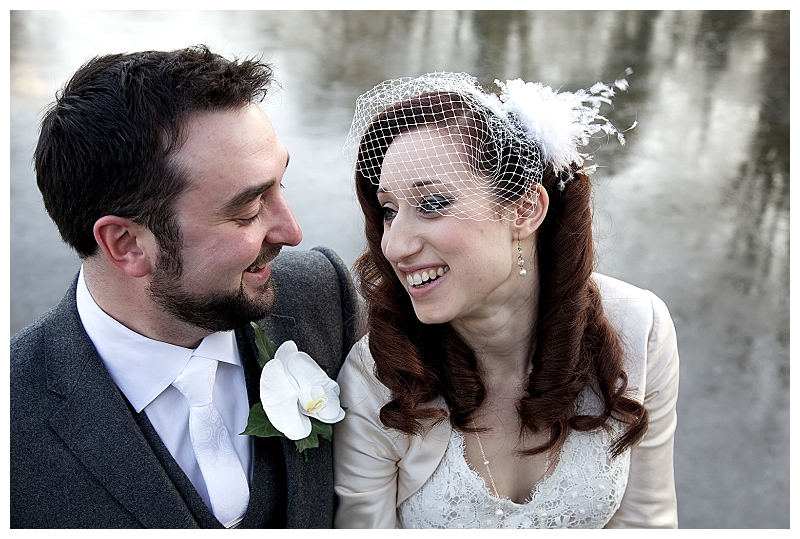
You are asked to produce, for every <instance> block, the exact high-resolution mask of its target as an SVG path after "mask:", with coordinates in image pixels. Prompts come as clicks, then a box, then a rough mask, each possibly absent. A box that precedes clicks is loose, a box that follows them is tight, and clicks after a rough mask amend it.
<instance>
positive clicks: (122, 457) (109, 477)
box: [44, 283, 197, 528]
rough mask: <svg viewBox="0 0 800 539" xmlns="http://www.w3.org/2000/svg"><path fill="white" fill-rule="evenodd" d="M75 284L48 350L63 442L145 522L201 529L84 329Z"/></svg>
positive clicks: (54, 423)
mask: <svg viewBox="0 0 800 539" xmlns="http://www.w3.org/2000/svg"><path fill="white" fill-rule="evenodd" d="M74 291H75V287H74V283H73V288H72V293H71V294H67V296H65V298H64V300H62V302H61V304H60V305H59V307H58V308H59V310H60V311H62V312H61V313H59V314H60V316H57V317H56V319H57V320H61V321H62V322H63V323H62V324H61V325H60V326H59V327H54V328H52V329H51V332H50V336H51V337H50V339H49V340H48V342H47V345H46V350H45V351H44V353H45V357H46V362H47V380H48V388H49V389H50V390H51V391H53V392H55V393H58V394H60V395H61V396H62V397H63V398H64V399H65V400H64V405H63V406H62V407H61V408H60V409H59V410H58V412H56V413H55V414H54V415H53V416H52V417H51V418H50V420H49V422H50V425H51V427H52V428H53V430H54V431H55V432H56V433H57V434H58V436H60V437H61V439H62V440H63V441H64V444H65V445H66V446H67V447H68V448H69V449H70V451H72V453H73V454H74V455H75V457H76V458H77V459H78V460H79V461H80V462H81V463H82V464H83V465H84V466H85V467H86V469H87V470H88V471H89V472H90V473H91V474H92V476H93V477H94V478H95V479H96V480H97V482H98V483H100V484H101V485H102V486H103V487H104V488H105V489H106V490H107V491H108V492H109V493H110V494H111V495H112V496H113V497H114V498H115V499H116V500H117V501H118V502H119V503H120V504H121V505H122V506H123V507H125V509H126V510H127V511H129V512H130V513H131V514H132V515H134V516H135V517H136V518H137V519H138V520H139V522H141V524H142V526H145V527H148V528H176V527H196V526H197V523H196V522H195V521H194V519H193V518H192V515H191V513H190V512H189V511H188V509H187V507H186V505H185V504H184V503H183V500H182V499H181V496H180V494H179V493H178V492H177V490H176V489H175V486H174V485H173V484H172V482H171V481H170V479H169V477H168V476H167V475H166V473H165V472H164V470H163V468H162V467H161V465H160V464H159V462H158V459H156V457H155V455H154V454H153V451H152V450H151V449H150V446H149V445H148V443H147V441H146V440H145V438H144V436H143V435H142V433H141V431H140V430H139V428H138V426H137V424H136V422H135V421H134V418H133V416H132V414H131V412H130V410H129V409H128V406H127V403H126V402H125V399H124V397H123V396H122V394H121V393H120V392H119V390H118V389H117V387H116V385H115V384H114V382H113V380H111V377H110V376H109V374H108V372H107V371H106V369H105V366H104V365H103V363H102V360H101V359H100V356H99V355H98V354H97V351H96V350H95V348H94V345H93V344H92V342H91V340H90V339H89V337H88V336H87V335H86V332H85V331H84V329H83V325H82V324H81V321H80V317H79V316H78V312H77V308H76V306H75V293H74Z"/></svg>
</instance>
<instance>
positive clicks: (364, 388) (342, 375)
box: [336, 334, 391, 407]
mask: <svg viewBox="0 0 800 539" xmlns="http://www.w3.org/2000/svg"><path fill="white" fill-rule="evenodd" d="M336 381H337V382H338V384H339V386H340V388H341V391H342V399H343V400H342V403H343V405H345V406H354V405H356V404H359V403H361V402H362V401H364V400H370V401H373V402H372V404H373V406H376V407H380V406H382V405H383V404H385V403H387V402H389V400H390V395H391V393H390V391H389V389H388V388H387V387H386V386H385V385H383V384H382V383H381V382H380V380H378V378H377V377H376V376H375V360H374V359H373V358H372V353H371V352H370V351H369V334H367V335H364V336H363V337H361V339H359V340H358V341H357V342H356V343H355V344H354V345H353V347H352V348H351V349H350V353H349V354H347V357H346V358H345V360H344V364H343V365H342V370H341V371H339V376H338V377H337V379H336ZM345 401H347V402H345Z"/></svg>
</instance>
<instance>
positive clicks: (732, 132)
mask: <svg viewBox="0 0 800 539" xmlns="http://www.w3.org/2000/svg"><path fill="white" fill-rule="evenodd" d="M10 37H11V114H10V120H11V185H10V191H11V234H10V245H11V272H10V274H11V332H12V333H14V332H16V331H18V330H19V329H20V328H22V327H23V326H24V325H26V324H28V323H29V322H30V321H32V320H33V319H34V318H35V317H36V316H38V315H39V314H41V313H42V312H44V311H45V310H46V309H47V308H48V307H50V306H51V305H53V304H54V303H56V302H57V301H58V300H59V298H60V297H61V295H62V294H63V292H64V290H65V289H66V288H67V286H68V284H69V282H70V280H71V279H72V276H73V275H74V273H75V271H76V270H77V268H78V266H79V263H78V261H77V258H76V257H75V256H74V255H73V254H72V253H71V252H70V251H69V250H68V249H67V248H66V247H64V246H63V244H62V243H61V242H60V240H59V237H58V234H57V232H56V231H55V228H54V226H53V225H52V224H51V223H50V221H49V219H48V218H47V216H46V214H45V213H44V210H43V208H42V204H41V197H40V195H39V192H38V191H37V189H36V186H35V180H34V176H33V172H32V167H31V155H32V149H33V147H34V145H35V143H36V135H37V123H38V120H39V118H40V115H41V112H42V110H43V109H44V108H45V107H46V105H47V104H48V103H49V102H50V101H51V100H52V99H53V95H54V92H55V91H56V89H57V88H58V87H59V86H60V85H61V84H62V83H63V82H65V81H66V79H67V78H68V77H69V76H70V74H71V73H72V72H73V71H75V70H76V69H77V68H78V67H79V66H80V65H81V64H82V63H83V62H84V61H86V60H88V59H89V58H90V57H92V56H94V55H97V54H104V53H109V52H124V51H134V50H143V49H174V48H179V47H184V46H187V45H192V44H197V43H206V44H208V45H210V46H211V47H212V49H214V50H216V51H219V52H223V53H225V54H236V55H239V56H251V55H262V54H263V55H264V56H265V57H266V58H268V59H270V60H271V61H272V62H273V63H274V64H275V68H276V74H277V76H278V79H279V81H280V86H281V89H280V91H278V92H276V93H275V94H274V95H273V96H272V97H271V98H270V100H269V103H268V105H267V111H268V114H269V115H270V117H271V118H272V120H273V123H274V124H275V127H276V130H277V131H278V134H279V136H280V137H281V138H282V139H283V142H284V143H285V144H286V146H287V147H288V149H289V151H290V153H291V155H292V164H291V166H290V168H289V171H288V173H287V177H286V181H285V184H286V187H287V189H286V191H285V195H286V197H287V198H288V200H289V202H290V203H291V205H292V207H293V208H294V210H295V214H296V216H297V218H298V220H299V222H300V224H301V225H302V227H303V231H304V233H305V239H304V241H303V243H302V244H301V245H300V248H310V247H313V246H314V245H327V246H330V247H332V248H334V249H335V250H336V251H337V252H339V253H340V255H341V256H342V257H343V258H344V259H345V261H346V262H347V263H348V264H351V263H352V262H353V261H354V260H355V258H356V256H357V255H358V253H359V252H360V250H361V249H362V247H363V237H362V232H361V219H360V217H359V215H358V209H357V207H356V204H355V201H354V196H353V193H352V189H351V185H350V165H349V163H348V162H347V161H346V160H345V159H344V158H343V157H342V154H341V147H342V143H343V142H344V139H345V136H346V134H347V130H348V128H349V124H350V119H351V115H352V112H353V107H354V103H355V99H356V97H357V96H358V95H359V94H361V93H362V92H364V91H366V90H368V89H369V88H371V87H372V86H374V85H375V84H377V83H379V82H381V81H383V80H385V79H389V78H395V77H403V76H417V75H420V74H422V73H425V72H428V71H437V70H439V71H467V72H469V73H471V74H473V75H475V76H477V77H478V78H479V79H480V80H481V82H483V83H484V84H487V85H489V84H491V83H492V82H493V81H494V79H495V78H499V79H503V80H504V79H509V78H517V77H521V78H523V79H525V80H533V81H541V82H543V83H545V84H549V85H551V86H553V87H559V88H563V89H565V90H574V89H577V88H582V87H589V86H590V85H591V84H593V83H594V82H597V81H607V82H609V81H613V80H614V78H615V77H617V76H618V75H619V74H620V73H622V72H623V70H624V69H625V68H626V67H628V66H630V67H632V68H633V70H634V74H633V75H631V76H630V77H628V79H629V81H630V83H631V86H630V89H629V91H628V92H627V93H622V94H620V95H619V96H618V98H617V99H616V100H615V107H614V110H612V111H610V112H608V114H609V116H610V118H611V119H612V121H613V122H614V123H615V124H616V125H618V126H620V127H624V126H627V125H630V124H631V123H633V121H634V120H636V121H638V125H637V127H636V128H635V129H634V130H633V131H631V132H629V133H627V136H628V144H627V145H626V146H625V147H624V148H620V147H619V146H617V145H615V144H612V145H608V146H603V147H602V148H601V149H600V152H599V153H598V155H597V157H596V161H597V162H598V163H599V164H601V165H602V166H603V168H601V169H600V171H599V172H598V174H597V175H596V180H597V191H596V195H595V217H596V229H597V237H598V250H599V253H600V261H601V262H600V264H601V265H600V268H599V269H600V271H602V272H604V273H608V274H610V275H613V276H616V277H619V278H621V279H624V280H627V281H629V282H631V283H634V284H636V285H638V286H641V287H644V288H648V289H650V290H653V291H654V292H655V293H656V294H658V295H659V296H660V297H661V298H662V299H664V301H665V302H666V303H667V305H668V306H669V307H670V310H671V312H672V315H673V317H674V320H675V324H676V327H677V330H678V337H679V347H680V352H681V396H680V402H679V405H678V412H679V426H678V433H677V435H676V457H675V465H676V482H677V488H678V502H679V515H680V524H681V526H682V527H736V528H775V527H788V526H789V15H788V12H744V11H743V12H721V11H714V12H699V11H692V12H683V11H669V12H658V11H647V12H586V11H582V12H557V11H556V12H553V11H549V12H527V11H522V12H514V11H504V12H446V11H427V12H404V11H392V12H369V11H360V12H346V11H303V12H291V11H282V12H269V11H260V12H242V11H237V12H148V11H138V12H70V13H60V12H48V11H39V12H25V11H14V12H11V35H10Z"/></svg>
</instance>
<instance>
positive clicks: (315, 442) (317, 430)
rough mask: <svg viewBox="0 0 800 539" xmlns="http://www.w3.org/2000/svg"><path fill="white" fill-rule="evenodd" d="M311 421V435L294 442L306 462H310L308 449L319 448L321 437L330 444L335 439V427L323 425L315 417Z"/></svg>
mask: <svg viewBox="0 0 800 539" xmlns="http://www.w3.org/2000/svg"><path fill="white" fill-rule="evenodd" d="M309 419H311V434H309V435H308V436H306V437H305V438H303V439H302V440H296V441H295V442H294V444H295V445H296V446H297V450H298V451H300V452H301V453H303V457H304V459H305V460H308V452H307V450H308V449H314V448H315V447H319V436H322V437H323V438H325V439H326V440H328V441H329V442H330V441H331V440H332V439H333V425H330V424H328V423H323V422H322V421H320V420H319V419H317V418H315V417H311V418H309Z"/></svg>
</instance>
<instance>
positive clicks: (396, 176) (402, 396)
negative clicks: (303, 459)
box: [334, 73, 678, 528]
mask: <svg viewBox="0 0 800 539" xmlns="http://www.w3.org/2000/svg"><path fill="white" fill-rule="evenodd" d="M624 84H626V83H625V81H624V80H621V81H618V83H617V85H618V86H620V87H624ZM498 85H499V86H500V87H501V89H502V93H501V95H500V96H496V95H490V94H486V93H484V92H483V91H482V90H481V89H480V86H479V85H478V83H477V80H476V79H474V78H472V77H470V76H469V75H466V74H454V73H433V74H428V75H424V76H422V77H420V78H417V79H400V80H397V81H388V82H386V83H383V84H382V85H379V86H378V87H376V88H375V89H373V90H372V91H371V92H369V93H367V94H365V95H364V96H362V97H361V98H359V102H358V105H357V110H356V118H355V119H354V122H353V127H352V129H351V134H350V139H349V143H348V144H349V145H350V146H351V147H353V148H357V152H358V153H357V160H356V188H357V192H358V198H359V202H360V204H361V207H362V209H363V211H364V216H365V226H366V237H367V249H366V251H365V253H364V254H363V255H362V256H361V257H360V259H359V260H358V261H357V263H356V273H357V275H358V277H359V281H360V287H361V292H362V294H363V296H364V298H365V299H366V301H367V306H368V331H369V333H368V335H367V337H365V338H364V339H362V340H361V341H360V342H359V343H357V344H356V346H355V347H354V348H353V350H352V351H351V352H350V355H349V356H348V358H347V360H346V361H345V365H344V366H343V368H342V371H341V373H340V375H339V378H338V382H339V385H340V387H341V391H342V404H343V406H345V407H347V414H346V417H345V419H344V420H343V421H342V422H340V423H338V424H337V425H336V426H335V429H336V430H335V440H336V443H335V444H334V460H335V466H334V470H335V478H334V480H335V485H336V492H337V494H338V496H339V500H340V505H339V508H338V510H337V515H336V521H335V525H336V526H337V527H348V528H352V527H359V528H360V527H365V528H377V527H425V528H428V527H461V528H478V527H486V528H496V527H511V528H532V527H604V526H606V527H674V526H676V525H677V510H676V500H675V489H674V480H673V469H672V448H673V436H674V432H675V424H676V414H675V403H676V399H677V390H678V355H677V344H676V337H675V332H674V328H673V325H672V321H671V319H670V317H669V313H668V311H667V308H666V306H665V305H664V304H663V302H661V301H660V300H659V299H658V298H657V297H656V296H655V295H653V294H652V293H650V292H647V291H644V290H641V289H638V288H636V287H634V286H632V285H629V284H626V283H623V282H621V281H618V280H615V279H612V278H609V277H605V276H601V275H598V274H594V273H592V269H593V263H594V258H593V245H592V234H591V212H590V195H591V189H590V177H589V176H590V174H591V172H592V171H593V167H590V166H588V163H587V161H588V160H589V159H590V158H589V156H588V155H587V154H586V153H582V152H581V149H582V148H584V147H585V146H586V145H587V144H588V143H589V142H590V141H591V140H592V136H593V135H594V134H596V133H598V132H599V133H602V134H603V135H609V136H610V135H614V134H617V135H618V136H620V141H621V142H624V138H622V136H621V135H620V134H618V133H617V132H616V130H615V129H614V127H613V126H612V125H611V124H610V123H609V122H608V121H607V120H606V119H605V118H603V117H602V116H600V114H599V107H600V104H601V103H602V102H608V101H609V99H610V98H611V96H612V95H613V89H612V88H610V87H608V86H605V85H595V87H593V88H592V90H591V91H589V92H584V91H579V92H576V93H574V94H573V93H569V92H562V93H557V92H554V91H552V90H551V89H550V88H549V87H543V86H542V85H540V84H532V83H527V84H526V83H524V82H522V81H521V80H517V81H508V82H507V83H505V84H503V83H500V82H499V81H498Z"/></svg>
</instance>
